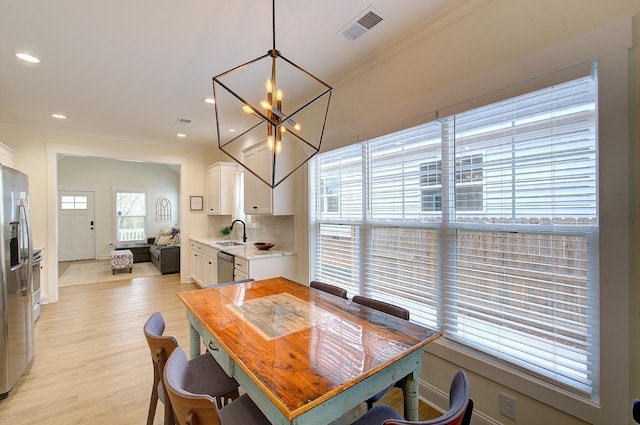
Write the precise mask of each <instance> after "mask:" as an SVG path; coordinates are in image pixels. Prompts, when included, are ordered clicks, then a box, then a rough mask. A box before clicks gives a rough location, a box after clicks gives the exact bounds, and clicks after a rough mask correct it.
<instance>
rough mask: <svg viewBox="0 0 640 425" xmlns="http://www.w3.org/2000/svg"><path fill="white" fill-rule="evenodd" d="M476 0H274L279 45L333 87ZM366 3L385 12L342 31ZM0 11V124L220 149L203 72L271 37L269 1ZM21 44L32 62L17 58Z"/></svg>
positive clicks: (75, 1)
mask: <svg viewBox="0 0 640 425" xmlns="http://www.w3.org/2000/svg"><path fill="white" fill-rule="evenodd" d="M484 1H486V0H484ZM482 2H483V1H480V0H476V1H469V0H323V1H309V0H278V1H277V2H276V23H277V24H276V25H277V28H276V47H277V48H278V50H280V51H281V52H282V54H283V55H285V56H286V57H287V58H288V59H290V60H292V61H293V62H295V63H296V64H298V65H299V66H301V67H303V68H305V69H306V70H308V71H310V72H311V73H313V74H314V75H316V76H317V77H318V78H320V79H321V80H323V81H325V82H327V83H328V84H330V85H334V86H335V84H336V83H337V82H338V81H340V79H341V78H344V77H345V76H346V75H353V73H354V72H357V70H358V69H361V67H363V66H365V65H366V64H367V63H368V62H370V61H371V60H374V59H375V58H379V57H380V56H384V55H386V54H387V53H388V52H389V50H390V49H392V47H393V46H394V45H397V44H398V43H400V42H401V41H402V40H403V39H405V38H407V37H411V36H414V34H416V33H425V34H428V32H429V31H431V32H433V31H436V30H437V29H438V28H441V27H442V26H443V25H447V24H448V23H450V22H451V21H452V20H455V19H457V18H459V17H460V16H463V15H464V14H466V13H468V12H470V11H471V10H473V9H474V6H473V5H474V4H475V5H476V7H477V5H478V4H480V3H482ZM369 6H373V7H374V8H375V9H377V10H378V11H379V12H380V13H381V15H382V17H383V18H384V20H383V21H382V22H381V23H380V24H378V25H377V26H376V27H374V28H373V29H372V30H371V31H369V32H367V33H366V34H365V35H363V36H362V37H360V38H359V39H357V40H355V41H350V40H347V39H346V38H344V37H343V36H342V35H341V34H340V31H341V29H342V28H343V27H344V26H345V25H346V24H347V23H349V22H350V21H351V20H352V19H353V18H355V17H356V16H358V15H359V14H360V13H361V12H362V11H364V10H365V9H366V8H367V7H369ZM0 10H2V12H0V122H3V123H8V124H15V125H22V126H32V127H38V128H44V129H54V130H60V131H71V132H78V133H86V134H93V135H107V136H113V137H117V138H122V139H129V140H136V141H147V142H155V143H174V144H175V143H184V144H191V145H195V146H201V147H205V146H212V147H214V146H217V138H216V135H215V121H214V118H215V117H214V111H213V106H212V105H208V104H205V103H204V102H203V99H204V98H206V97H209V96H211V95H212V83H211V78H212V77H213V76H214V75H217V74H219V73H221V72H224V71H226V70H228V69H230V68H232V67H234V66H237V65H240V64H242V63H244V62H246V61H248V60H250V59H254V58H256V57H258V56H261V55H264V54H265V53H266V52H267V50H269V49H270V48H271V46H272V40H271V1H269V0H233V1H229V0H227V1H222V0H209V1H202V0H192V1H177V0H134V1H123V0H111V1H98V0H58V1H55V2H54V1H42V0H19V1H15V0H0ZM19 51H26V52H29V53H31V54H33V55H35V56H37V57H39V58H40V60H41V62H40V63H39V64H29V63H25V62H22V61H20V60H18V59H17V58H16V57H15V53H17V52H19ZM52 113H64V114H66V115H67V116H68V118H67V119H66V120H56V119H54V118H52V117H51V116H50V114H52ZM178 118H186V119H190V120H192V122H191V124H189V125H187V126H178V125H176V124H175V122H176V120H177V119H178ZM330 125H331V123H330V122H328V128H330ZM178 132H182V133H186V134H187V135H188V137H187V138H186V139H178V138H177V137H176V133H178Z"/></svg>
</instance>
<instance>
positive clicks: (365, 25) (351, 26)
mask: <svg viewBox="0 0 640 425" xmlns="http://www.w3.org/2000/svg"><path fill="white" fill-rule="evenodd" d="M382 19H383V18H382V16H381V13H380V12H379V11H378V10H376V9H374V8H373V7H371V6H369V7H368V8H366V9H365V10H364V11H363V12H362V13H360V14H359V15H358V16H356V17H355V18H354V19H353V20H352V21H351V22H349V23H348V24H347V25H345V26H344V27H343V28H342V29H341V30H340V33H341V34H342V35H343V36H344V37H345V38H347V39H349V40H355V39H357V38H359V37H360V36H362V35H363V34H364V33H366V32H367V31H369V30H370V29H371V28H373V27H375V26H376V25H378V24H379V23H380V22H382Z"/></svg>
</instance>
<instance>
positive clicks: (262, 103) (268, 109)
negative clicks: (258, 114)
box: [260, 100, 271, 111]
mask: <svg viewBox="0 0 640 425" xmlns="http://www.w3.org/2000/svg"><path fill="white" fill-rule="evenodd" d="M260 106H262V107H263V108H264V109H266V110H267V111H270V110H271V104H270V103H269V102H267V101H266V100H263V101H261V102H260Z"/></svg>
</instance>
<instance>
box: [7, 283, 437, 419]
mask: <svg viewBox="0 0 640 425" xmlns="http://www.w3.org/2000/svg"><path fill="white" fill-rule="evenodd" d="M192 289H197V286H196V285H194V284H181V283H180V282H179V275H166V276H156V277H152V278H138V279H131V280H120V281H114V282H107V283H96V284H91V285H80V286H70V287H63V288H60V301H59V302H57V303H53V304H46V305H43V306H42V316H41V318H40V319H39V320H38V321H37V322H36V325H35V359H34V363H33V365H32V367H31V369H30V370H29V371H28V373H27V374H26V375H25V376H23V378H22V379H21V380H20V381H19V383H18V384H17V385H16V387H15V388H14V389H13V391H12V392H11V393H10V395H9V397H8V398H7V399H6V400H2V401H0V423H2V424H12V425H21V424H38V423H41V424H47V425H73V424H78V425H79V424H83V425H86V424H91V425H102V424H105V425H107V424H109V425H113V424H117V425H127V424H131V425H133V424H144V423H145V421H146V417H147V411H148V406H149V395H150V391H151V384H152V379H153V377H152V365H151V359H150V355H149V349H148V346H147V344H146V341H145V339H144V335H143V333H142V327H143V325H144V323H145V321H146V320H147V318H148V317H149V316H150V315H151V314H152V313H153V312H155V311H161V312H162V315H163V316H164V318H165V321H166V324H167V328H166V331H165V333H166V334H170V335H173V336H175V337H176V338H177V339H178V342H179V343H180V345H182V346H183V347H188V346H189V331H188V326H187V321H186V317H185V310H184V307H183V305H182V303H181V302H180V301H179V300H178V298H177V297H176V296H175V294H176V292H179V291H186V290H192ZM401 394H402V393H401V392H400V390H396V389H394V390H391V391H390V392H389V393H388V395H387V396H385V398H384V399H383V401H382V402H383V403H385V404H390V405H392V406H394V407H396V408H397V409H402V398H401ZM399 411H401V410H399ZM434 415H435V416H437V413H435V412H434V411H432V410H431V409H429V408H428V407H427V406H426V405H424V404H423V403H420V418H421V419H427V418H431V417H434ZM154 424H158V425H160V424H162V407H161V405H160V406H159V408H158V409H157V414H156V419H155V422H154Z"/></svg>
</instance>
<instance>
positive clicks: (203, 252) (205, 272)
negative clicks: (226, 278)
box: [191, 240, 218, 287]
mask: <svg viewBox="0 0 640 425" xmlns="http://www.w3.org/2000/svg"><path fill="white" fill-rule="evenodd" d="M217 256H218V250H216V249H215V248H212V247H210V246H209V245H205V244H203V243H200V242H197V241H193V240H192V241H191V279H193V280H194V282H196V283H197V284H198V286H200V287H204V286H205V285H210V284H212V283H218V263H217Z"/></svg>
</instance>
